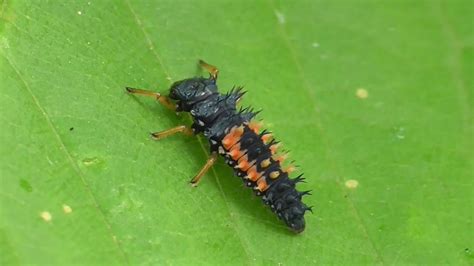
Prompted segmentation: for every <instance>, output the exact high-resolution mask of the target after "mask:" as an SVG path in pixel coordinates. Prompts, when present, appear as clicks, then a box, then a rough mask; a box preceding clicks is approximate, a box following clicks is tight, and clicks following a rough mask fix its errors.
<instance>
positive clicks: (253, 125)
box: [249, 121, 262, 134]
mask: <svg viewBox="0 0 474 266" xmlns="http://www.w3.org/2000/svg"><path fill="white" fill-rule="evenodd" d="M261 126H262V123H260V122H257V121H250V123H249V128H250V129H251V130H253V132H255V134H258V132H259V131H260V127H261Z"/></svg>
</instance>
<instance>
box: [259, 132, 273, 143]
mask: <svg viewBox="0 0 474 266" xmlns="http://www.w3.org/2000/svg"><path fill="white" fill-rule="evenodd" d="M272 138H273V136H272V134H265V135H263V136H262V141H263V142H264V143H267V142H268V141H269V140H270V139H272Z"/></svg>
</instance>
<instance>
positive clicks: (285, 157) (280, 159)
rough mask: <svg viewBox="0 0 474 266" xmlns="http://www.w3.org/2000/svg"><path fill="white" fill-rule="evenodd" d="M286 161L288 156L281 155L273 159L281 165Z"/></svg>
mask: <svg viewBox="0 0 474 266" xmlns="http://www.w3.org/2000/svg"><path fill="white" fill-rule="evenodd" d="M286 159H288V154H282V155H280V156H278V157H273V160H275V161H278V162H280V163H283V161H284V160H286Z"/></svg>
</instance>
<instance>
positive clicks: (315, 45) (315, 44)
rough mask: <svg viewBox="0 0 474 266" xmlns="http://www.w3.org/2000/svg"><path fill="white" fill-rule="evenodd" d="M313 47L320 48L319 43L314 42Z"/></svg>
mask: <svg viewBox="0 0 474 266" xmlns="http://www.w3.org/2000/svg"><path fill="white" fill-rule="evenodd" d="M311 46H313V47H314V48H318V47H319V43H317V42H313V43H312V44H311Z"/></svg>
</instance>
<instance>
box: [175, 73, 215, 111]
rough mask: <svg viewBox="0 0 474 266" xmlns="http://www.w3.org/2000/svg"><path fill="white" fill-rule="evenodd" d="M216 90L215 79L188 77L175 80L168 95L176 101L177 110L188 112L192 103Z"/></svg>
mask: <svg viewBox="0 0 474 266" xmlns="http://www.w3.org/2000/svg"><path fill="white" fill-rule="evenodd" d="M216 92H217V86H216V83H215V80H212V79H207V78H202V77H198V78H190V79H184V80H180V81H177V82H175V83H173V85H171V88H170V94H169V97H170V98H171V99H173V100H176V101H178V110H177V111H186V112H188V111H189V110H190V109H191V108H192V106H193V104H195V103H196V102H198V101H201V100H203V99H205V98H207V97H209V96H210V95H212V94H214V93H216Z"/></svg>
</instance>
